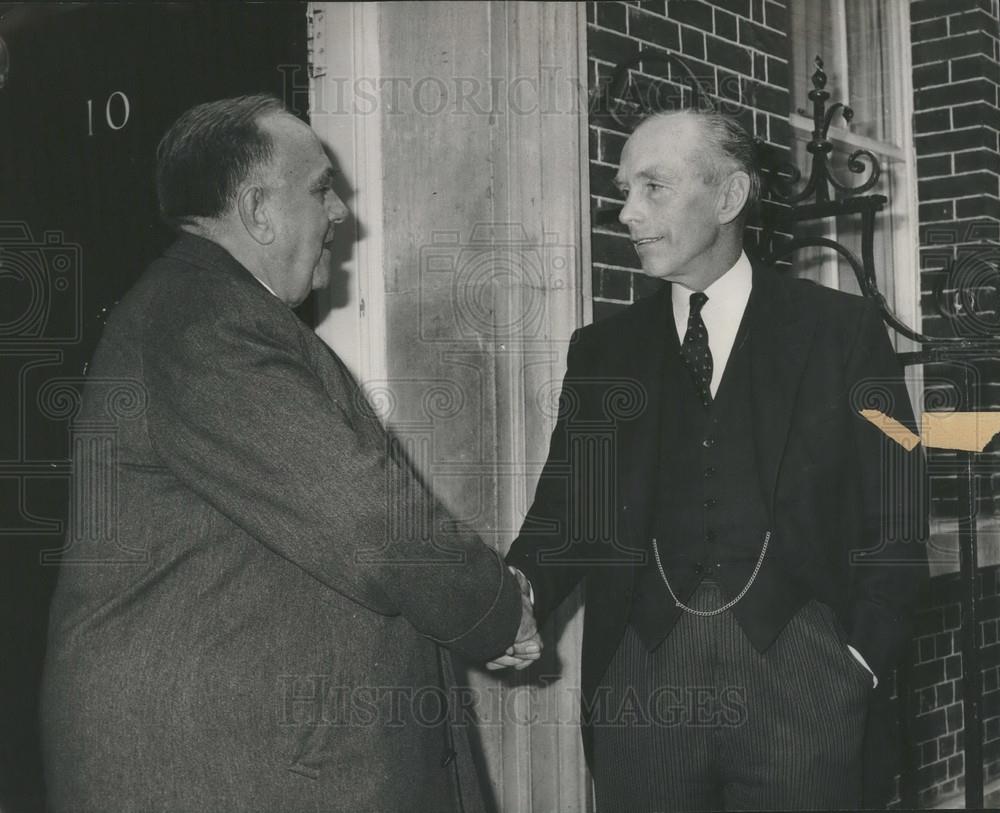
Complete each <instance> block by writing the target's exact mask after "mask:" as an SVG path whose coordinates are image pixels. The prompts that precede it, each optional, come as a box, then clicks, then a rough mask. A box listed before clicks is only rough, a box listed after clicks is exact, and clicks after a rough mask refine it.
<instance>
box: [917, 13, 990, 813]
mask: <svg viewBox="0 0 1000 813" xmlns="http://www.w3.org/2000/svg"><path fill="white" fill-rule="evenodd" d="M997 15H998V11H997V4H996V2H995V0H913V2H911V4H910V22H911V26H910V33H911V42H912V48H911V54H912V61H913V87H914V119H913V126H914V137H915V142H916V144H915V146H916V153H917V175H918V185H917V189H918V198H919V223H920V269H921V304H922V312H923V329H924V332H926V333H928V334H930V335H934V336H959V335H966V336H971V335H977V334H978V335H980V336H982V335H989V334H993V335H997V334H1000V320H998V317H997V311H998V310H1000V308H998V304H1000V300H998V291H1000V272H998V266H1000V250H998V248H997V245H996V242H997V241H998V240H1000V152H998V142H997V136H998V132H1000V108H998V98H997V94H998V86H1000V64H998V56H1000V42H998V31H1000V24H998V16H997ZM958 292H965V293H964V296H963V294H961V293H958ZM970 294H971V297H970V296H969V295H970ZM956 304H959V305H960V306H962V307H964V308H966V309H970V308H971V309H974V310H975V311H977V312H978V318H977V319H975V320H973V321H972V323H971V324H965V325H961V324H959V323H958V322H957V321H956V320H955V319H954V318H953V316H952V314H953V312H954V309H955V307H956ZM993 355H994V358H992V359H988V358H987V359H983V358H982V357H980V358H979V359H977V360H976V364H975V366H976V368H977V371H978V374H979V377H980V380H981V382H982V383H981V385H980V386H978V387H977V388H976V391H974V392H973V393H972V396H973V397H972V399H971V400H970V402H969V403H968V404H967V406H966V408H969V409H997V408H998V407H1000V386H997V385H998V384H1000V363H998V360H997V359H996V358H995V354H993ZM949 367H950V369H949ZM925 375H926V376H928V377H933V376H936V375H940V376H941V377H945V378H948V377H951V378H953V377H954V376H955V369H954V367H951V366H950V365H941V366H937V365H927V367H926V368H925ZM950 457H953V455H951V454H950V453H948V452H941V451H937V450H932V451H931V452H930V453H929V460H930V463H931V471H932V489H931V493H932V501H933V502H932V504H933V513H934V515H935V516H936V517H939V518H954V517H956V516H957V514H958V512H959V506H958V501H957V481H956V480H955V479H954V477H952V476H947V475H943V474H934V472H935V469H936V470H937V471H938V472H940V471H941V470H942V468H943V464H946V463H947V461H948V460H949V458H950ZM990 457H994V458H995V454H990V455H989V456H986V457H985V459H986V460H987V461H988V460H989V459H990ZM995 459H996V463H997V471H1000V458H995ZM998 496H1000V481H998V479H997V478H996V477H994V478H993V482H992V483H991V482H985V483H984V484H983V487H982V488H981V489H980V501H979V504H978V511H979V518H980V519H984V518H988V517H989V516H990V515H994V516H995V515H997V497H998ZM996 578H998V577H997V575H996V569H987V570H984V572H983V580H984V582H985V584H986V586H985V588H984V597H983V602H982V605H981V617H982V618H984V619H985V620H984V621H983V622H982V625H981V629H980V642H981V644H982V658H983V675H982V679H983V690H984V693H985V695H984V708H983V719H984V728H985V730H984V740H985V743H986V745H985V762H986V766H987V768H986V780H987V781H989V780H990V779H994V778H997V777H998V776H1000V705H998V704H1000V693H998V690H997V686H998V680H1000V645H998V644H997V634H998V630H997V625H998V620H997V619H998V617H1000V606H998V604H1000V599H998V597H997V594H996V593H997V590H996V581H995V579H996ZM935 582H936V589H935V590H933V591H932V601H931V605H930V606H928V608H927V609H926V610H925V612H924V613H923V614H922V616H921V619H920V629H918V635H919V638H918V639H917V642H916V648H915V653H914V657H915V661H914V662H915V663H917V664H919V665H917V666H916V667H915V670H914V678H915V679H914V690H915V691H916V692H917V696H916V701H917V703H916V704H917V708H918V711H919V715H918V717H917V720H918V725H917V727H916V729H915V730H916V733H917V743H916V746H915V747H916V749H917V751H916V752H915V757H916V759H917V765H918V766H919V787H920V789H921V790H920V797H921V801H922V803H924V804H930V803H933V802H934V801H935V800H936V799H938V798H940V797H942V796H947V795H948V794H949V793H951V792H955V791H957V790H959V789H961V788H963V787H964V768H965V766H964V758H963V757H964V755H963V754H962V753H961V752H962V746H963V743H964V738H965V732H964V727H963V719H962V703H961V698H962V696H963V692H964V688H965V685H964V684H965V675H964V672H963V669H962V663H961V655H960V654H959V643H958V628H959V625H960V622H961V613H960V607H959V605H958V595H957V580H956V579H942V580H935ZM938 582H939V583H938Z"/></svg>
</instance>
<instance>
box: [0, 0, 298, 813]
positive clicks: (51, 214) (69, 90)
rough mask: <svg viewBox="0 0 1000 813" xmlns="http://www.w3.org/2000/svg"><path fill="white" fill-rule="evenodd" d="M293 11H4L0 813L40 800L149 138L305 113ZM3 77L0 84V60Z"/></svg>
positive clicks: (151, 213)
mask: <svg viewBox="0 0 1000 813" xmlns="http://www.w3.org/2000/svg"><path fill="white" fill-rule="evenodd" d="M306 14H307V9H306V6H305V5H304V4H298V3H255V4H249V3H240V4H236V3H217V4H211V3H201V4H170V5H167V4H159V3H149V4H135V5H132V4H128V5H126V4H122V5H118V4H110V3H109V4H89V5H61V4H55V3H53V4H42V3H37V4H31V3H21V4H17V3H5V4H0V38H2V44H0V82H2V84H3V87H0V573H2V583H0V715H2V716H0V809H2V810H4V811H20V810H36V809H42V806H43V803H44V801H43V789H42V772H41V764H40V759H39V754H38V734H37V725H36V719H37V713H38V707H37V687H38V679H39V675H40V671H41V666H42V659H43V656H44V649H45V626H46V620H47V618H46V616H47V607H48V601H49V597H50V595H51V591H52V587H53V585H54V581H55V575H56V574H55V570H56V568H55V567H54V566H52V565H51V564H48V565H44V564H42V559H43V553H44V552H45V551H52V550H56V549H58V548H60V547H61V544H62V542H61V540H62V535H63V523H64V521H65V516H66V501H67V495H68V489H67V484H68V483H67V475H68V471H69V465H68V461H67V458H68V454H69V435H68V428H69V422H70V420H71V419H72V413H73V392H75V391H78V389H79V383H80V382H79V379H80V377H81V376H82V375H83V374H84V372H85V368H86V364H87V360H88V359H89V358H90V355H91V353H92V352H93V350H94V347H95V345H96V342H97V340H98V338H99V337H100V331H101V328H102V324H103V319H104V316H105V315H106V313H107V311H108V310H109V309H110V308H112V307H113V306H114V303H115V302H116V301H117V300H118V299H119V298H120V297H121V296H122V294H123V293H124V292H125V291H126V290H127V289H128V288H129V286H130V285H131V284H132V283H133V282H134V281H135V280H136V278H137V277H138V275H139V274H140V272H141V271H142V269H143V267H144V266H145V264H146V263H147V262H149V260H151V259H152V258H153V257H155V256H156V255H157V254H158V253H159V252H160V251H161V250H162V249H163V248H164V246H165V245H166V244H167V243H168V242H169V241H170V240H171V235H170V233H169V232H168V230H167V229H165V228H164V227H163V226H161V225H160V224H159V222H158V219H157V215H156V197H155V193H154V187H153V166H154V156H155V149H156V143H157V141H158V139H159V137H160V135H162V133H163V132H164V130H165V129H166V128H167V126H168V125H169V124H170V122H171V121H172V120H173V119H174V118H176V117H177V115H178V114H179V113H181V112H182V111H183V110H185V109H186V108H188V107H190V106H191V105H192V104H195V103H197V102H200V101H205V100H208V99H213V98H221V97H225V96H235V95H239V94H242V93H258V92H271V93H274V94H275V95H277V96H279V97H281V98H283V99H284V100H285V102H286V104H288V106H289V107H291V108H292V109H293V110H294V111H295V112H297V113H299V114H305V113H306V109H305V108H306V106H307V102H308V98H307V87H308V79H307V73H306V65H305V63H306ZM3 52H6V56H7V60H6V61H7V63H8V65H9V68H8V71H7V73H6V76H5V77H4V73H3V70H4V67H3V66H4V63H5V60H4V53H3Z"/></svg>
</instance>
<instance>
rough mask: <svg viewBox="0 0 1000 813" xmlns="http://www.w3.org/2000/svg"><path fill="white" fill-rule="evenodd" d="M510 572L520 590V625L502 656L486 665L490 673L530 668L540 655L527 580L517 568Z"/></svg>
mask: <svg viewBox="0 0 1000 813" xmlns="http://www.w3.org/2000/svg"><path fill="white" fill-rule="evenodd" d="M510 572H511V573H513V574H514V576H515V577H516V578H517V583H518V585H519V586H520V588H521V625H520V626H519V627H518V629H517V637H516V638H515V639H514V643H513V644H511V645H510V646H509V647H507V650H506V651H505V652H504V654H503V655H501V656H500V657H499V658H495V659H494V660H492V661H490V662H489V663H487V664H486V668H487V669H489V670H491V671H495V670H497V669H506V668H507V667H510V666H513V667H514V668H515V669H524V668H526V667H528V666H531V664H532V663H533V662H534V661H537V660H538V659H539V657H541V654H542V639H541V638H539V636H538V627H537V626H536V624H535V613H534V610H533V609H532V606H531V599H530V597H529V596H530V595H531V591H530V588H529V587H528V579H527V578H526V577H525V575H524V574H523V573H522V572H521V571H520V570H518V569H517V568H513V567H512V568H510Z"/></svg>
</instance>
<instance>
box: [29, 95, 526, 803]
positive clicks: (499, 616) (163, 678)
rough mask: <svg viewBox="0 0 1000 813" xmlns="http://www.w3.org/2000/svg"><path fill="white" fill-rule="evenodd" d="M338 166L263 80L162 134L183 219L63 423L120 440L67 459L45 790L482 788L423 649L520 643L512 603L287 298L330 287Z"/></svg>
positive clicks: (340, 207)
mask: <svg viewBox="0 0 1000 813" xmlns="http://www.w3.org/2000/svg"><path fill="white" fill-rule="evenodd" d="M332 179H333V169H332V168H331V165H330V162H329V160H328V158H327V156H326V154H325V152H324V150H323V148H322V145H321V144H320V141H319V139H318V138H317V137H316V136H315V134H314V133H313V132H312V130H311V129H310V128H309V127H308V126H306V125H305V124H304V123H302V122H301V121H299V120H298V119H296V118H295V117H293V116H291V115H290V114H288V113H287V112H286V111H285V110H284V109H283V107H282V105H281V104H280V102H278V101H277V100H276V99H273V98H270V97H241V98H238V99H230V100H223V101H220V102H212V103H208V104H205V105H200V106H198V107H196V108H193V109H192V110H190V111H188V112H187V113H185V114H184V115H183V116H181V118H180V119H179V120H178V121H177V123H176V124H175V125H174V126H173V127H172V128H171V129H170V131H169V132H168V133H167V134H166V136H165V137H164V138H163V140H162V141H161V143H160V146H159V149H158V153H157V190H158V195H159V200H160V207H161V211H162V214H163V216H164V217H165V218H166V219H167V220H168V221H169V222H170V223H172V224H174V225H175V226H176V227H177V229H178V231H179V236H178V238H177V241H176V242H175V243H174V244H173V245H172V246H171V247H170V248H169V249H168V250H167V251H166V253H165V254H164V256H163V257H161V258H160V259H158V260H157V261H156V262H154V263H153V264H152V266H151V267H150V268H149V269H148V270H147V271H146V273H145V274H144V276H143V277H142V278H141V280H140V281H139V282H138V284H137V285H136V286H135V287H134V288H133V289H132V291H131V292H130V293H129V294H128V295H127V296H126V297H125V298H124V300H123V301H122V302H121V304H120V305H119V306H118V307H117V308H116V309H115V311H114V313H113V314H112V315H111V318H110V319H109V320H108V323H107V327H106V330H105V334H104V336H103V338H102V340H101V343H100V346H99V348H98V350H97V353H96V356H95V358H94V361H93V364H92V366H91V368H90V378H89V380H88V383H87V385H86V387H85V392H84V400H83V406H82V411H81V414H80V416H79V423H78V426H79V427H81V428H82V427H91V428H93V427H95V426H101V427H105V428H106V427H108V426H113V427H114V429H115V431H116V438H115V441H114V443H113V444H112V445H111V446H110V447H108V446H106V445H105V446H101V445H100V444H87V443H85V442H84V443H82V444H81V448H82V449H83V452H82V454H80V455H79V456H78V458H77V459H76V461H75V463H76V470H75V477H76V489H75V493H76V494H77V495H82V498H80V499H77V500H76V501H75V503H74V505H73V508H72V513H73V520H72V527H71V531H70V542H71V544H70V545H68V547H67V548H66V550H65V551H64V561H63V565H62V570H61V574H60V579H59V585H58V589H57V591H56V595H55V599H54V603H53V606H52V616H51V629H50V640H49V649H48V655H47V661H46V667H45V685H44V690H43V705H44V710H43V730H44V733H43V736H44V746H45V759H46V776H47V784H48V791H49V794H50V800H49V801H50V806H51V808H52V809H54V810H94V811H123V810H137V811H139V810H141V811H152V810H163V811H184V810H190V811H206V810H212V811H229V810H268V811H273V810H295V811H306V810H312V811H329V810H344V811H351V813H359V812H360V811H378V812H379V813H382V812H383V811H392V810H395V811H414V810H435V811H437V810H460V809H464V810H477V809H480V808H481V807H482V806H483V798H482V797H481V795H480V793H479V788H478V787H477V785H476V781H475V776H474V769H473V767H472V765H473V763H472V760H471V759H470V753H469V745H468V742H467V739H466V736H465V733H464V729H463V728H462V727H461V726H460V725H452V724H453V723H465V722H467V721H466V720H463V719H461V718H454V717H453V716H452V715H449V713H448V704H447V701H448V696H447V695H448V690H449V688H450V685H451V681H452V679H453V678H452V677H451V662H450V656H449V654H448V652H447V651H446V650H445V649H443V648H447V649H448V650H454V651H457V652H459V653H462V654H463V655H465V656H467V657H468V658H471V659H472V660H474V661H480V662H481V661H485V660H487V659H489V658H495V657H497V656H498V655H501V654H502V653H504V652H505V651H507V652H510V653H511V654H513V652H514V650H513V649H511V648H510V647H511V644H512V642H514V641H515V638H516V639H517V641H519V642H521V643H520V644H518V649H517V654H518V656H519V658H520V659H521V661H522V663H527V662H530V660H531V659H532V658H533V657H537V652H538V647H537V643H532V636H533V632H534V625H533V621H532V620H531V613H530V606H529V605H527V602H526V601H525V600H524V599H523V598H522V594H521V591H520V590H519V587H518V583H517V581H516V579H515V578H514V577H513V576H512V575H511V573H510V572H508V569H507V568H506V567H505V566H504V565H503V563H502V561H501V560H500V558H499V557H498V556H497V554H496V553H495V552H494V551H493V550H491V549H490V548H489V547H487V546H486V545H485V544H484V543H483V542H482V541H481V540H480V539H479V538H478V537H477V536H476V535H475V534H474V533H472V532H471V531H470V530H468V529H467V528H464V527H462V526H461V525H459V524H458V523H457V522H455V521H454V520H453V518H452V517H451V516H450V515H449V513H448V511H447V510H446V509H445V508H444V506H442V505H441V504H440V503H439V502H437V501H436V500H435V499H434V497H433V496H432V495H431V494H430V493H429V492H428V491H427V490H426V489H425V488H424V486H423V485H422V484H421V482H420V480H419V479H418V477H417V475H416V474H415V473H414V472H413V471H412V470H411V468H410V466H409V464H408V463H407V461H406V460H405V459H404V458H403V456H402V455H401V454H400V452H399V450H398V449H397V448H396V447H395V446H394V445H393V443H392V440H391V438H390V437H389V436H388V434H387V433H386V431H385V429H384V428H383V427H382V425H381V424H380V423H379V421H378V419H377V417H376V416H375V414H374V413H373V412H372V410H371V408H370V406H369V404H368V403H367V402H366V400H365V398H364V396H363V395H362V393H361V392H360V391H359V388H358V386H357V384H356V383H355V381H354V380H353V378H352V377H351V375H350V373H349V372H348V371H347V370H346V368H345V367H344V365H343V364H342V363H341V361H340V360H339V359H338V358H337V356H336V355H335V354H334V353H332V352H331V351H330V350H329V348H327V347H326V346H325V345H324V344H323V343H322V342H321V341H320V340H319V339H318V338H317V336H316V335H315V334H314V333H313V332H312V331H311V330H309V329H308V328H307V327H306V326H305V325H303V324H302V323H301V322H300V321H299V319H298V318H297V317H296V316H295V314H294V313H293V312H292V310H291V308H292V307H294V306H296V305H298V304H300V303H301V302H302V301H303V300H304V299H305V298H306V296H307V295H308V293H309V291H310V290H311V289H312V288H314V287H318V286H321V285H324V284H325V283H326V276H327V274H328V265H329V259H330V258H329V254H328V248H329V245H330V242H331V240H332V239H333V236H334V228H335V225H336V224H337V223H339V222H341V221H342V220H343V219H344V217H345V216H346V213H347V212H346V209H345V207H344V204H343V203H342V202H341V201H340V199H339V198H338V197H337V195H336V194H335V193H334V191H333V188H332V185H331V181H332ZM116 386H117V387H124V388H125V389H126V390H127V391H128V392H129V393H130V395H131V400H130V401H129V404H128V408H124V407H123V406H122V404H121V403H120V402H119V401H118V400H117V399H115V398H111V397H109V396H108V392H109V387H116ZM105 484H107V485H108V487H107V489H106V490H102V489H103V488H104V485H105ZM114 497H117V500H115V499H114ZM503 657H508V655H503Z"/></svg>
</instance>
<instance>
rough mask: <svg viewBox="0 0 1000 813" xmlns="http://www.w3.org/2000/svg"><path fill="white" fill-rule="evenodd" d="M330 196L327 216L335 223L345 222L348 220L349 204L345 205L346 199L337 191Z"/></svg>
mask: <svg viewBox="0 0 1000 813" xmlns="http://www.w3.org/2000/svg"><path fill="white" fill-rule="evenodd" d="M330 198H331V200H330V205H329V206H328V207H327V210H326V216H327V217H328V218H330V220H331V221H332V222H333V223H343V222H344V221H345V220H347V215H348V211H347V206H345V205H344V201H342V200H341V199H340V198H339V197H338V196H337V195H336V194H335V193H331V195H330Z"/></svg>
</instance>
